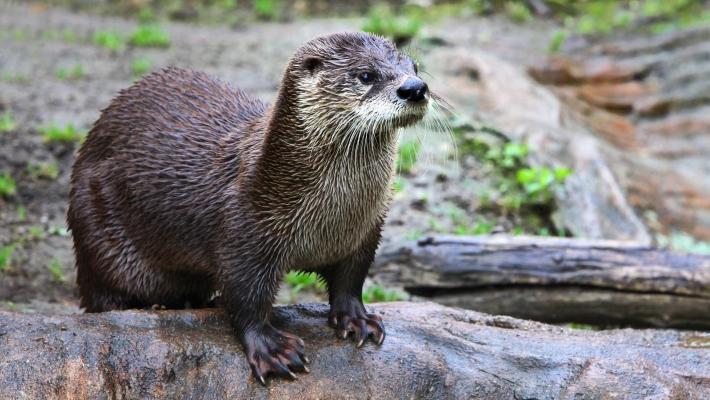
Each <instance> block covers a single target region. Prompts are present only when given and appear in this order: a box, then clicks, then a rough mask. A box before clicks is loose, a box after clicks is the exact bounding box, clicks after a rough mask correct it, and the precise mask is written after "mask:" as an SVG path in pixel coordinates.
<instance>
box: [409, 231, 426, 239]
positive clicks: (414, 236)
mask: <svg viewBox="0 0 710 400" xmlns="http://www.w3.org/2000/svg"><path fill="white" fill-rule="evenodd" d="M422 236H424V233H423V232H422V231H421V230H419V229H412V230H410V231H407V233H406V234H405V235H404V238H405V239H407V240H419V239H421V238H422Z"/></svg>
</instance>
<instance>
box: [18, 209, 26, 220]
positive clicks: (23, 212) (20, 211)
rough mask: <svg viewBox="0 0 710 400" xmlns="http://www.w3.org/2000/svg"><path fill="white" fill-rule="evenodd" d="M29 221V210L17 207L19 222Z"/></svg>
mask: <svg viewBox="0 0 710 400" xmlns="http://www.w3.org/2000/svg"><path fill="white" fill-rule="evenodd" d="M26 219H27V208H26V207H25V206H19V207H17V222H25V220H26Z"/></svg>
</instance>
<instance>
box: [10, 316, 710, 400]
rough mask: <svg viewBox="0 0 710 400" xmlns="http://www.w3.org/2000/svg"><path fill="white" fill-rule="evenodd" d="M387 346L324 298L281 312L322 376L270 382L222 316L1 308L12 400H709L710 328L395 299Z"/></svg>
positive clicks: (315, 373)
mask: <svg viewBox="0 0 710 400" xmlns="http://www.w3.org/2000/svg"><path fill="white" fill-rule="evenodd" d="M373 308H374V309H375V312H377V313H379V314H381V315H383V317H384V319H385V323H386V326H387V339H386V340H385V343H384V344H383V345H382V346H381V347H376V346H374V345H372V344H369V343H368V344H367V345H366V346H364V348H362V349H359V350H358V349H356V348H355V346H354V345H353V343H352V342H347V341H342V340H339V339H336V338H335V337H334V335H333V332H332V330H331V329H330V328H329V327H327V326H326V325H325V319H326V312H327V308H326V306H325V305H322V304H315V305H305V306H289V307H279V308H277V310H276V314H277V324H278V325H279V326H283V325H284V324H285V325H287V326H288V329H289V330H290V331H292V332H294V333H296V334H298V335H299V336H301V337H302V338H303V339H304V340H305V342H306V344H307V351H308V355H309V357H310V359H311V365H310V369H311V372H310V374H302V375H299V378H298V379H297V380H295V381H285V380H273V381H272V382H271V383H270V384H269V386H268V387H266V388H265V387H262V386H260V385H259V384H258V383H256V382H255V381H254V380H253V379H252V378H251V377H250V372H249V367H248V365H247V363H246V361H245V359H244V356H243V353H242V351H241V348H240V346H239V344H238V343H237V341H236V340H235V338H234V336H233V335H232V332H231V329H230V327H229V325H228V322H227V319H226V318H225V317H224V315H223V312H222V311H221V310H219V309H212V310H192V311H123V312H109V313H103V314H83V315H64V316H45V315H37V314H19V313H9V312H0V327H1V328H0V355H1V356H0V398H3V399H16V398H41V399H107V398H171V399H172V398H202V399H222V398H244V399H246V398H249V399H258V398H262V399H264V398H275V399H281V398H299V399H315V398H320V399H331V398H338V399H360V398H370V399H412V398H417V399H420V398H422V399H423V398H427V399H463V398H476V399H513V398H515V399H533V398H535V399H566V398H589V399H592V398H612V397H613V398H624V399H647V398H683V399H707V398H709V396H710V357H708V356H707V355H708V351H710V334H707V333H699V332H689V331H684V332H679V331H655V330H644V331H634V330H628V329H626V330H612V331H604V332H595V331H586V330H573V329H566V328H560V327H556V326H550V325H544V324H541V323H536V322H531V321H522V320H516V319H513V318H510V317H503V316H491V315H485V314H480V313H477V312H474V311H465V310H460V309H453V308H447V307H444V306H440V305H436V304H432V303H389V304H381V305H380V304H378V305H377V306H375V307H373Z"/></svg>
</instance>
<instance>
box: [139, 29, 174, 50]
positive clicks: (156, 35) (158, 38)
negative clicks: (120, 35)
mask: <svg viewBox="0 0 710 400" xmlns="http://www.w3.org/2000/svg"><path fill="white" fill-rule="evenodd" d="M130 42H131V44H132V45H134V46H137V47H170V35H168V33H167V32H165V30H163V28H162V27H161V26H160V25H156V24H149V25H141V26H139V27H138V29H136V30H135V31H133V33H132V34H131V39H130Z"/></svg>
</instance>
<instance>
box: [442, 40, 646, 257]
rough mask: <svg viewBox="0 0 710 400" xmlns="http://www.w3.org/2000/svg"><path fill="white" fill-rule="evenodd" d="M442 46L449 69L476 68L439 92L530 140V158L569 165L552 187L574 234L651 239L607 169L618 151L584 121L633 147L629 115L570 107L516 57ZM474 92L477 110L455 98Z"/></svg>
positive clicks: (540, 162)
mask: <svg viewBox="0 0 710 400" xmlns="http://www.w3.org/2000/svg"><path fill="white" fill-rule="evenodd" d="M447 51H448V53H446V52H445V51H442V52H441V54H440V55H439V58H441V59H442V61H441V64H444V61H443V60H444V59H447V58H450V59H454V60H457V61H456V62H455V63H454V62H452V63H450V64H447V65H449V68H451V69H452V70H453V71H466V70H476V71H478V75H479V80H478V81H476V82H469V83H468V84H466V83H465V82H461V81H460V80H461V79H460V80H459V81H449V82H448V85H447V86H446V92H445V93H444V96H445V97H446V98H447V99H450V100H451V102H452V103H454V104H456V105H457V109H458V110H459V111H463V112H471V113H477V114H479V115H482V117H481V118H482V119H483V120H484V121H486V123H490V124H492V125H493V126H495V127H497V128H498V129H500V130H501V131H503V132H505V133H506V135H509V136H510V137H512V138H514V139H516V140H518V141H522V142H526V143H528V145H529V147H530V148H531V155H532V157H533V160H532V161H533V163H534V164H536V165H544V166H548V167H567V168H571V169H572V170H573V171H574V173H573V174H572V175H571V176H570V177H569V178H568V179H567V181H566V183H565V190H564V191H563V192H561V193H558V194H557V199H558V203H559V205H560V216H561V219H562V224H563V225H564V227H565V228H566V229H567V230H568V231H570V232H571V233H572V235H573V236H577V237H581V238H590V239H616V240H633V241H636V242H643V243H649V242H650V236H649V233H648V230H647V229H646V227H645V226H644V224H643V222H642V221H641V220H640V219H639V218H638V216H636V214H635V211H634V210H633V208H632V207H631V205H630V204H629V203H628V201H627V200H626V198H625V193H624V191H623V188H622V187H621V185H620V184H619V180H618V178H617V177H616V176H615V174H614V173H613V172H612V170H611V167H610V164H611V163H612V162H613V161H615V159H614V158H611V157H609V156H608V155H607V154H606V146H605V144H604V143H603V142H600V141H599V140H598V139H597V138H596V137H595V134H594V133H592V132H593V131H592V129H590V127H589V126H588V125H589V122H590V121H588V119H594V123H595V124H597V125H595V126H596V127H597V128H599V129H600V132H602V133H601V134H600V135H603V134H606V136H608V137H613V138H615V139H616V140H618V142H619V144H620V146H624V147H634V146H636V129H635V127H634V126H633V125H632V124H631V123H630V122H629V121H627V120H626V119H625V118H624V117H622V116H620V115H617V114H614V113H611V112H609V111H606V110H603V109H596V108H595V109H593V110H592V111H593V113H594V114H593V116H595V117H596V118H592V116H584V115H570V113H569V112H568V111H567V109H568V105H567V104H566V100H567V99H566V98H565V97H563V96H561V95H558V96H559V97H558V96H556V95H555V93H553V92H552V91H550V90H549V89H547V88H545V87H544V86H542V85H540V84H538V83H537V82H535V81H534V80H532V79H531V78H530V77H529V76H527V75H526V73H525V71H524V69H522V68H520V67H519V66H518V65H514V64H512V63H510V62H508V61H505V60H503V59H500V58H498V57H496V56H493V55H491V54H487V53H483V52H479V51H476V50H473V49H467V50H466V51H465V52H464V51H463V50H461V49H447ZM454 54H455V55H456V56H455V57H454ZM432 57H433V56H432ZM466 65H468V67H466ZM575 73H577V72H575ZM580 74H581V72H580ZM573 75H574V74H573V73H572V72H570V76H573ZM580 76H581V75H580ZM574 79H576V78H574ZM471 93H473V94H474V95H475V100H476V101H475V102H474V104H475V105H476V106H478V107H477V109H475V110H473V109H467V108H465V107H461V106H460V105H461V104H467V102H466V100H465V99H467V98H469V99H470V97H471V95H470V94H471ZM572 100H573V101H577V102H580V101H579V100H577V99H574V98H573V99H572ZM468 103H469V104H470V103H471V101H470V100H468ZM580 114H583V113H580ZM585 118H586V119H585Z"/></svg>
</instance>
